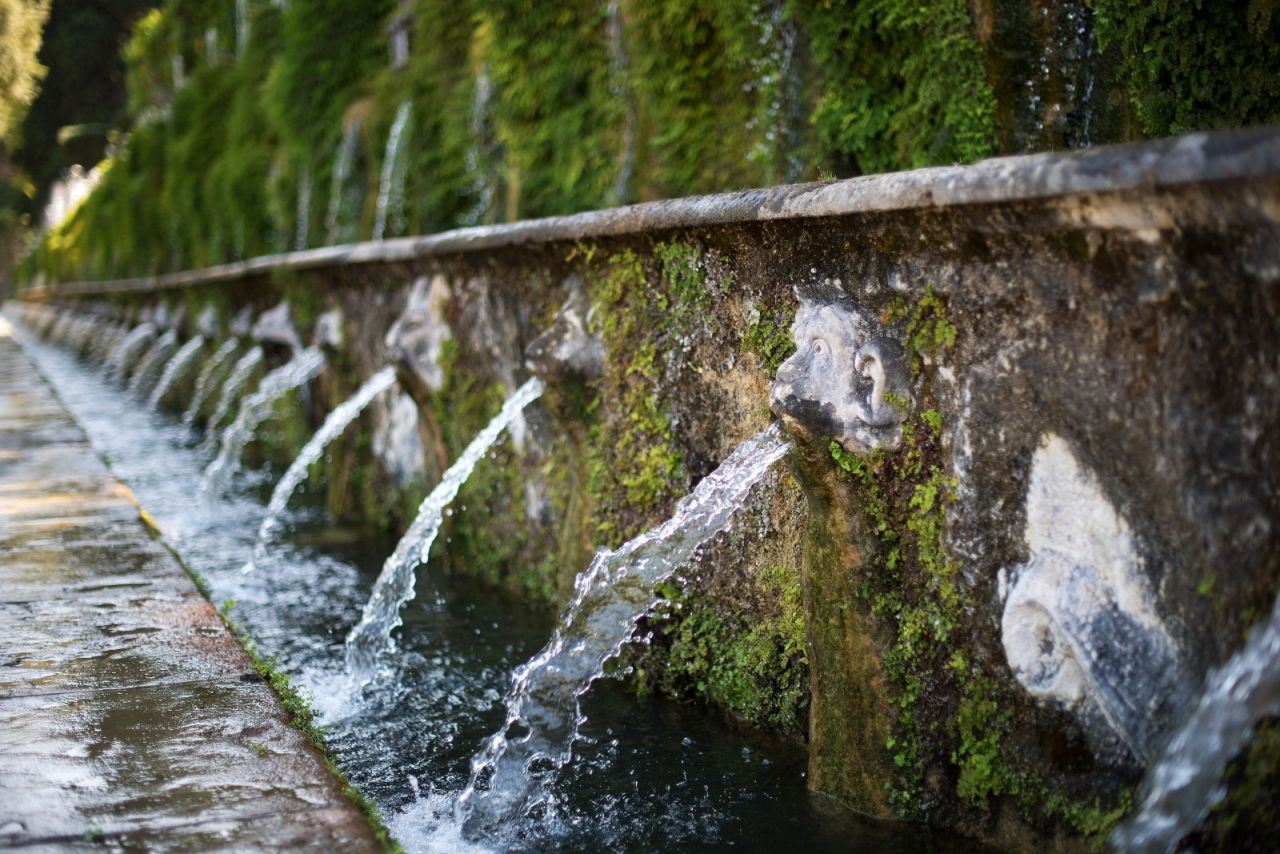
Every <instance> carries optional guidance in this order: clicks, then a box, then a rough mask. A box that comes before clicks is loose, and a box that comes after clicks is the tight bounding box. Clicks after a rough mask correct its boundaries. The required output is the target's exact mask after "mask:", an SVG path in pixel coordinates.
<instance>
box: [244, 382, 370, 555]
mask: <svg viewBox="0 0 1280 854" xmlns="http://www.w3.org/2000/svg"><path fill="white" fill-rule="evenodd" d="M395 381H396V369H395V368H393V367H386V368H383V369H382V370H380V371H378V372H377V373H376V374H374V375H373V376H371V377H369V379H367V380H365V382H364V385H362V386H360V388H359V389H357V390H356V393H355V394H353V395H351V397H349V398H347V399H346V400H345V401H343V402H342V403H341V404H339V405H338V406H337V407H336V408H335V409H334V410H333V411H332V412H330V413H329V416H328V417H327V418H325V420H324V424H322V425H321V426H320V429H319V430H317V431H316V432H315V435H314V436H312V437H311V439H310V440H308V442H307V444H306V445H304V446H303V448H302V450H301V451H299V452H298V456H297V458H296V459H294V461H293V464H292V465H290V466H289V470H288V471H286V472H285V473H284V477H282V478H280V481H279V482H278V483H277V484H276V488H275V490H274V491H273V492H272V493H271V501H270V503H268V504H267V515H266V518H264V519H263V520H262V525H261V526H260V527H259V528H258V545H257V547H255V549H254V558H255V560H256V559H258V558H259V557H261V555H260V554H259V551H260V550H262V549H264V548H265V546H266V544H267V543H268V542H270V540H271V537H272V534H273V533H274V532H275V529H276V528H277V527H278V526H279V524H280V514H282V513H284V511H285V508H286V507H287V506H288V504H289V498H290V497H291V496H292V495H293V492H294V490H295V489H297V488H298V485H299V484H300V483H302V481H303V480H304V479H305V478H306V476H307V470H308V469H309V468H310V467H311V464H312V463H314V462H315V461H316V460H318V459H320V455H321V454H322V453H324V449H325V448H327V447H328V446H329V443H330V442H332V441H333V440H334V439H336V438H338V437H339V436H340V435H342V432H343V431H344V430H346V429H347V427H349V426H351V422H353V421H355V420H356V418H358V417H359V416H360V413H361V412H363V411H364V409H365V407H366V406H368V405H369V403H370V402H371V401H372V400H373V399H374V398H375V397H377V396H378V395H379V394H381V393H382V392H384V391H386V390H387V389H388V388H390V387H391V385H392V384H393V383H394V382H395ZM252 566H253V564H252V562H251V563H249V564H248V565H246V567H245V569H246V570H248V569H251V568H252Z"/></svg>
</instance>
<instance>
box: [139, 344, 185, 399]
mask: <svg viewBox="0 0 1280 854" xmlns="http://www.w3.org/2000/svg"><path fill="white" fill-rule="evenodd" d="M176 349H178V333H176V332H174V331H173V330H172V329H170V330H169V331H167V332H165V334H163V335H161V336H160V337H159V338H158V339H156V342H155V343H154V344H152V345H151V349H150V350H148V351H147V355H145V356H143V357H142V360H141V361H140V362H138V367H137V368H136V369H135V370H134V372H133V376H132V377H131V378H130V379H129V393H130V394H133V395H137V396H139V397H141V396H142V395H143V394H144V393H145V392H146V391H147V389H149V388H150V387H151V384H152V382H153V381H154V380H155V378H156V374H157V373H159V371H160V366H161V365H163V364H164V363H165V362H166V361H168V360H169V357H170V356H172V355H173V352H174V350H176Z"/></svg>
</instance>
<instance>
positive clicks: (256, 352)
mask: <svg viewBox="0 0 1280 854" xmlns="http://www.w3.org/2000/svg"><path fill="white" fill-rule="evenodd" d="M264 358H265V354H264V353H263V352H262V348H261V347H254V348H253V349H252V350H250V351H249V352H247V353H245V354H244V355H243V356H241V357H240V358H239V359H238V360H236V364H235V367H233V368H232V369H231V376H229V377H227V381H226V382H225V383H223V384H222V394H220V395H219V396H218V405H217V406H215V407H214V408H213V415H212V416H211V417H210V418H209V423H208V425H207V426H208V427H209V433H208V435H207V436H206V437H205V444H206V445H208V446H209V447H213V446H214V444H215V443H216V442H217V435H218V434H217V433H215V432H214V431H215V430H216V429H217V427H218V425H219V424H221V423H222V421H223V419H225V418H226V417H227V413H229V412H230V411H231V407H232V406H234V405H235V403H236V401H237V400H239V399H240V393H241V392H242V391H243V390H244V387H245V384H246V383H248V382H249V377H251V376H253V372H254V371H256V370H257V369H258V366H259V365H261V364H262V360H263V359H264Z"/></svg>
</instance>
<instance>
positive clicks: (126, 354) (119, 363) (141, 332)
mask: <svg viewBox="0 0 1280 854" xmlns="http://www.w3.org/2000/svg"><path fill="white" fill-rule="evenodd" d="M155 334H156V328H155V326H153V325H152V324H151V323H150V322H149V321H143V322H142V323H139V324H138V325H137V326H135V327H134V328H133V329H132V330H130V331H129V334H128V335H126V336H124V338H122V339H120V343H119V344H117V345H116V348H115V349H114V350H112V351H111V356H110V357H109V358H108V359H107V376H108V377H110V378H111V379H112V380H113V381H115V382H120V381H122V380H123V379H124V378H125V376H126V375H127V373H128V371H129V368H130V367H132V365H133V360H134V359H135V358H137V356H138V354H139V353H141V352H142V348H143V347H145V346H147V344H148V343H149V342H150V341H151V339H152V338H154V337H155Z"/></svg>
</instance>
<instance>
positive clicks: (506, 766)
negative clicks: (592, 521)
mask: <svg viewBox="0 0 1280 854" xmlns="http://www.w3.org/2000/svg"><path fill="white" fill-rule="evenodd" d="M790 447H791V443H790V442H789V441H788V440H787V439H785V438H784V437H783V435H782V432H781V430H780V429H779V428H778V427H777V426H776V425H775V426H770V427H769V428H768V429H766V430H764V431H763V432H761V433H759V434H758V435H756V436H754V437H752V438H750V439H748V440H747V441H746V442H743V443H742V444H741V445H740V446H739V447H738V448H737V449H736V450H735V451H734V452H733V453H732V454H730V455H729V458H728V459H726V460H725V461H724V462H723V463H722V464H721V465H720V467H719V468H717V469H716V470H715V471H713V472H712V473H711V474H709V475H707V477H705V478H704V479H703V480H702V481H701V482H700V483H699V484H698V485H697V487H696V488H695V489H694V490H693V492H692V493H690V494H689V495H687V496H685V497H684V498H683V499H681V500H680V503H679V504H677V505H676V510H675V513H674V514H673V515H672V516H671V518H670V519H668V520H667V521H665V522H663V523H662V524H661V525H659V526H658V527H656V528H653V529H651V530H649V531H646V532H644V533H643V534H640V535H639V536H637V537H635V538H634V539H632V540H630V541H628V542H627V543H625V544H624V545H623V546H621V547H620V548H618V549H617V550H615V551H609V550H602V551H600V552H599V553H597V554H596V556H595V558H594V559H593V560H592V561H591V565H590V566H588V567H587V568H586V570H584V571H583V572H582V573H580V574H579V575H578V577H577V579H576V580H575V581H574V591H575V592H574V597H573V601H572V602H571V603H570V604H569V607H568V608H567V609H566V610H565V612H564V615H563V616H562V617H561V620H560V625H559V627H558V628H557V629H556V630H555V632H554V633H553V634H552V636H551V640H550V641H549V642H548V643H547V645H546V646H545V647H544V648H543V650H542V651H541V652H540V653H538V654H537V655H536V656H534V657H533V658H532V659H530V660H529V661H528V662H526V663H525V664H523V665H521V666H520V667H518V668H517V669H516V671H515V673H514V675H513V676H512V677H511V686H510V688H509V689H508V691H507V696H506V705H507V717H506V722H505V723H504V724H503V726H502V728H501V729H499V730H498V732H496V733H495V734H494V735H492V736H491V737H490V738H489V739H487V740H486V741H485V743H484V746H483V747H482V748H481V750H480V752H479V753H477V754H476V755H475V757H474V758H473V759H472V760H471V779H470V782H469V783H468V784H467V787H466V789H465V790H464V791H463V792H462V794H461V795H460V796H459V798H458V802H457V809H456V811H457V815H456V818H457V819H458V821H459V822H466V823H468V824H478V825H480V826H481V828H479V829H483V830H484V831H485V832H486V833H492V832H495V831H498V830H499V829H500V828H501V827H502V826H503V825H505V824H507V823H508V820H509V819H511V818H512V817H515V816H521V815H527V814H529V812H530V810H532V809H534V808H535V807H539V806H549V794H548V792H547V791H546V788H545V786H546V784H547V783H548V782H550V780H551V779H552V778H553V776H554V774H555V773H556V771H557V770H558V769H560V768H562V767H564V765H565V764H566V763H568V762H569V760H570V758H571V757H572V752H573V744H574V742H575V741H576V740H577V737H578V727H579V725H580V723H581V720H582V711H581V708H580V701H581V698H582V696H583V695H584V694H585V693H586V692H587V690H588V689H589V688H590V687H591V684H592V683H593V682H595V680H597V679H599V678H600V677H601V675H603V673H604V667H605V663H606V662H607V661H608V660H609V659H611V658H613V657H614V656H616V655H617V654H618V652H619V651H620V650H621V648H622V645H623V644H624V643H626V641H627V639H628V638H629V637H631V634H632V632H633V631H634V629H635V625H636V621H637V620H638V619H639V618H640V617H642V616H644V615H645V614H646V613H647V612H648V611H649V610H650V609H651V608H652V607H653V604H654V593H653V588H654V586H655V585H657V584H658V583H659V582H661V581H662V580H663V579H665V578H667V577H668V576H670V575H671V574H672V573H673V572H675V571H676V570H677V569H679V568H680V567H681V566H683V565H685V564H687V563H688V562H689V561H690V560H692V559H693V558H695V557H696V555H697V552H698V549H699V548H700V547H701V546H702V545H703V544H704V543H706V542H707V541H708V540H710V539H711V538H712V537H713V536H715V535H716V534H717V533H719V532H721V531H724V530H726V529H727V528H728V527H729V526H730V523H731V521H732V518H733V515H734V513H735V512H736V511H737V510H738V509H739V508H740V507H741V506H742V504H743V502H744V501H745V500H746V498H747V496H748V494H749V493H750V491H751V488H752V487H753V486H755V484H756V483H758V482H759V481H760V479H761V478H763V477H764V475H765V474H766V473H767V472H768V471H769V469H770V468H771V467H772V466H773V464H774V463H776V462H777V461H778V460H779V459H781V458H782V457H783V455H785V454H786V452H787V450H788V449H789V448H790ZM517 731H520V732H522V734H520V735H516V734H515V733H516V732H517Z"/></svg>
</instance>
